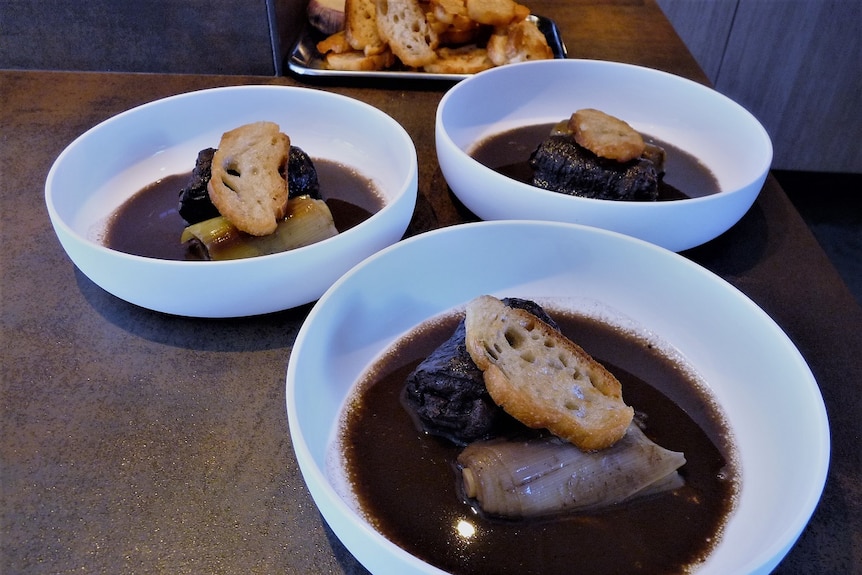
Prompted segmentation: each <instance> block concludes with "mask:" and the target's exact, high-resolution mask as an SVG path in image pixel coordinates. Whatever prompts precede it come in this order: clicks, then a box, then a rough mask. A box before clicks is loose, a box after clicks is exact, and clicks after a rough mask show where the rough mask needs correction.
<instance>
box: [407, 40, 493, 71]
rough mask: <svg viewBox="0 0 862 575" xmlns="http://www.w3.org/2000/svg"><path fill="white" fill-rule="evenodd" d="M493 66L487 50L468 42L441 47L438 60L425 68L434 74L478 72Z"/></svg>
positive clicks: (438, 51)
mask: <svg viewBox="0 0 862 575" xmlns="http://www.w3.org/2000/svg"><path fill="white" fill-rule="evenodd" d="M493 66H494V63H493V62H491V60H490V59H488V51H487V50H485V49H484V48H479V47H477V46H475V45H472V44H468V45H467V46H461V47H458V48H440V49H439V50H437V60H435V61H434V62H432V63H431V64H428V65H427V66H425V67H424V68H423V70H425V71H426V72H430V73H432V74H476V73H478V72H481V71H483V70H487V69H488V68H492V67H493Z"/></svg>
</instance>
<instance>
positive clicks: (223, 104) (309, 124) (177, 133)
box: [45, 86, 418, 317]
mask: <svg viewBox="0 0 862 575" xmlns="http://www.w3.org/2000/svg"><path fill="white" fill-rule="evenodd" d="M260 120H269V121H273V122H277V123H278V124H279V125H280V126H281V129H282V131H283V132H285V133H286V134H288V135H289V136H290V138H291V141H292V143H294V144H295V145H297V146H299V147H301V148H303V149H304V150H305V151H306V152H307V153H308V154H309V155H310V156H312V157H314V158H324V159H328V160H334V161H337V162H339V163H341V164H344V165H346V166H350V167H353V168H355V169H356V170H357V171H358V172H359V173H361V174H363V175H364V176H365V177H367V178H369V179H371V180H372V181H373V182H374V184H375V185H376V188H377V190H378V191H379V192H380V194H381V195H382V196H383V199H384V204H385V205H384V207H383V209H381V210H380V211H379V212H378V213H376V214H374V215H373V216H372V217H371V218H369V219H368V220H366V221H365V222H363V223H361V224H360V225H358V226H356V227H354V228H352V229H350V230H347V231H346V232H344V233H342V234H339V235H337V236H335V237H333V238H330V239H327V240H325V241H322V242H318V243H316V244H313V245H311V246H307V247H303V248H299V249H296V250H292V251H288V252H283V253H280V254H274V255H269V256H263V257H257V258H250V259H244V260H234V261H222V262H181V261H167V260H159V259H154V258H145V257H139V256H133V255H128V254H124V253H121V252H118V251H115V250H111V249H108V248H106V247H104V246H103V245H102V244H101V243H100V240H99V235H100V233H101V232H102V231H103V230H104V227H105V222H106V219H107V218H108V217H109V216H110V215H111V214H112V213H113V212H114V211H115V210H116V209H117V208H118V207H119V206H120V205H122V204H123V202H125V201H126V200H127V199H128V198H129V197H131V196H132V195H133V194H134V193H135V192H137V191H138V190H140V189H141V188H143V187H144V186H146V185H147V184H150V183H151V182H154V181H156V180H158V179H159V178H162V177H165V176H168V175H171V174H181V173H184V172H189V171H190V170H191V169H192V168H193V167H194V163H195V158H196V157H197V153H198V151H199V150H201V149H203V148H206V147H210V146H212V147H216V146H218V143H219V139H220V138H221V135H222V134H223V133H224V132H226V131H227V130H230V129H233V128H236V127H237V126H240V125H242V124H246V123H250V122H255V121H260ZM417 178H418V168H417V161H416V149H415V147H414V145H413V141H412V140H411V139H410V136H409V135H408V134H407V132H405V131H404V129H403V128H402V127H401V126H400V125H399V124H398V123H397V122H395V120H393V119H392V118H390V117H389V116H387V115H386V114H384V113H383V112H381V111H380V110H378V109H376V108H374V107H372V106H369V105H367V104H364V103H362V102H359V101H357V100H353V99H351V98H347V97H344V96H340V95H337V94H331V93H328V92H324V91H320V90H313V89H307V88H294V87H284V86H239V87H228V88H215V89H211V90H202V91H199V92H190V93H187V94H181V95H178V96H173V97H170V98H165V99H162V100H157V101H155V102H151V103H149V104H145V105H143V106H140V107H137V108H133V109H131V110H128V111H126V112H124V113H122V114H119V115H117V116H114V117H113V118H110V119H108V120H106V121H104V122H102V123H101V124H99V125H97V126H95V127H94V128H92V129H90V130H88V131H87V132H85V133H84V134H83V135H81V136H80V137H79V138H77V139H76V140H75V141H74V142H72V143H71V144H70V145H69V146H68V147H67V148H66V149H65V150H64V151H63V152H62V153H61V154H60V156H59V157H58V158H57V160H56V161H55V162H54V165H53V166H52V167H51V171H50V172H49V174H48V179H47V182H46V184H45V200H46V203H47V206H48V213H49V215H50V218H51V223H52V224H53V226H54V230H55V232H56V233H57V237H58V238H59V240H60V243H61V244H62V245H63V248H64V249H65V250H66V252H67V253H68V255H69V257H70V258H71V259H72V261H73V262H74V263H75V265H76V266H78V268H80V270H81V271H82V272H83V273H84V274H85V275H86V276H87V277H89V278H90V279H91V280H92V281H93V282H95V283H96V284H97V285H99V286H100V287H102V288H103V289H105V290H106V291H108V292H110V293H112V294H114V295H115V296H117V297H120V298H122V299H124V300H127V301H129V302H132V303H134V304H137V305H140V306H143V307H146V308H150V309H153V310H157V311H161V312H166V313H171V314H177V315H185V316H198V317H235V316H247V315H255V314H261V313H268V312H273V311H277V310H283V309H288V308H291V307H295V306H298V305H302V304H305V303H308V302H311V301H314V300H315V299H317V298H318V297H320V295H321V294H322V293H323V292H324V291H325V290H326V289H327V288H328V287H329V286H330V285H332V283H333V282H334V281H335V280H336V279H338V277H339V276H341V274H343V273H344V272H346V271H347V270H349V269H350V268H351V267H352V266H353V265H355V264H356V263H358V262H360V261H361V260H362V259H363V258H365V257H367V256H369V255H371V254H372V253H374V252H376V251H378V250H380V249H382V248H384V247H386V246H388V245H390V244H392V243H394V242H397V241H398V240H399V239H401V237H402V236H403V234H404V231H405V230H406V228H407V225H408V223H409V222H410V218H411V217H412V214H413V208H414V206H415V203H416V192H417V184H418V179H417ZM187 294H195V297H194V298H190V297H188V296H187Z"/></svg>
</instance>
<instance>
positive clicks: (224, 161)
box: [207, 122, 290, 236]
mask: <svg viewBox="0 0 862 575" xmlns="http://www.w3.org/2000/svg"><path fill="white" fill-rule="evenodd" d="M289 153H290V138H288V137H287V135H286V134H282V133H281V132H280V131H279V127H278V124H275V123H273V122H255V123H253V124H246V125H244V126H240V127H239V128H235V129H233V130H231V131H229V132H225V133H224V134H223V135H222V137H221V142H220V143H219V147H218V150H216V153H215V155H214V156H213V161H212V178H211V179H210V182H209V184H208V185H207V191H208V192H209V195H210V200H212V203H213V204H214V205H215V207H216V208H217V209H218V211H219V213H220V214H221V215H223V216H224V217H226V218H227V219H228V220H230V222H231V223H232V224H233V225H234V226H236V227H237V228H238V229H240V230H242V231H244V232H246V233H248V234H251V235H253V236H266V235H269V234H271V233H272V232H274V231H275V229H276V227H277V226H278V221H279V220H280V219H282V218H283V217H284V214H285V210H286V209H287V181H286V180H285V179H284V177H283V176H282V175H281V170H283V169H284V168H285V166H286V164H287V159H288V155H289Z"/></svg>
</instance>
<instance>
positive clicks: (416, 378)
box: [403, 298, 559, 445]
mask: <svg viewBox="0 0 862 575" xmlns="http://www.w3.org/2000/svg"><path fill="white" fill-rule="evenodd" d="M503 302H504V303H505V304H506V305H508V306H510V307H517V308H521V309H525V310H527V311H529V312H530V313H532V314H533V315H535V316H537V317H539V318H540V319H541V320H542V321H544V322H546V323H548V324H549V325H551V326H552V327H554V329H559V328H558V327H557V324H556V323H554V320H553V319H551V317H550V316H548V314H547V313H545V310H543V309H542V308H541V306H539V305H538V304H536V303H535V302H532V301H529V300H524V299H518V298H507V299H504V300H503ZM466 337H467V331H466V328H465V327H464V320H463V319H462V320H461V321H460V322H458V326H457V327H456V328H455V331H454V333H453V334H452V336H451V337H450V338H449V339H448V340H446V342H444V343H443V344H442V345H441V346H440V347H438V348H437V349H436V350H434V352H433V353H432V354H431V355H429V356H428V357H427V358H425V360H423V361H422V363H420V364H419V365H418V366H417V367H416V369H415V370H414V371H413V372H412V373H411V374H410V375H409V376H408V377H407V381H406V384H405V387H404V394H403V401H404V404H405V407H406V408H407V410H408V411H409V412H411V413H412V414H413V416H414V420H416V423H417V425H418V426H419V428H420V429H421V430H422V431H425V432H426V433H429V434H431V435H437V436H440V437H444V438H446V439H449V440H450V441H452V442H453V443H455V444H457V445H466V444H468V443H470V442H472V441H476V440H477V439H484V438H488V437H493V436H495V435H498V434H499V430H501V429H503V428H505V427H506V426H508V425H511V424H512V421H513V420H512V418H511V417H510V416H509V415H508V414H506V412H504V411H503V409H502V408H500V407H499V406H498V405H497V404H495V403H494V401H493V400H492V399H491V397H490V396H489V395H488V391H487V390H486V389H485V381H484V380H483V378H482V371H481V370H480V369H479V368H478V367H476V365H475V364H474V363H473V360H472V359H471V358H470V354H469V353H468V352H467V347H466V343H465V342H466Z"/></svg>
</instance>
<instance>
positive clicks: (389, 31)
mask: <svg viewBox="0 0 862 575" xmlns="http://www.w3.org/2000/svg"><path fill="white" fill-rule="evenodd" d="M376 2H377V30H378V31H379V32H380V36H381V37H382V38H383V39H384V40H385V41H386V42H387V43H388V44H389V48H390V49H391V50H392V52H393V53H394V54H395V55H396V56H398V59H399V60H401V61H402V62H403V63H404V64H405V65H406V66H412V67H414V68H421V67H422V66H427V65H428V64H430V63H431V62H433V61H434V60H435V59H436V58H437V54H436V53H435V52H434V50H435V49H436V48H437V45H438V43H439V38H438V36H437V32H435V31H434V29H433V28H432V27H431V26H430V25H429V24H428V20H427V18H426V17H425V12H424V11H423V10H422V7H421V6H419V2H418V0H376Z"/></svg>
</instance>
